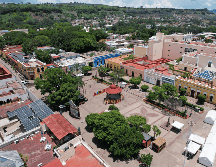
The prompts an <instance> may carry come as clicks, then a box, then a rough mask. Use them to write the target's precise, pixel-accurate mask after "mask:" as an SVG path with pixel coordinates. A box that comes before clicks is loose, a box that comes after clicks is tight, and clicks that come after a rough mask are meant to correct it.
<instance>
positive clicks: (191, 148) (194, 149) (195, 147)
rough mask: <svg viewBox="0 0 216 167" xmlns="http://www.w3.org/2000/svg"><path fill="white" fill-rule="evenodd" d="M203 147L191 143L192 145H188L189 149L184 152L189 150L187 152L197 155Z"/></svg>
mask: <svg viewBox="0 0 216 167" xmlns="http://www.w3.org/2000/svg"><path fill="white" fill-rule="evenodd" d="M200 147H201V145H199V144H197V143H194V142H192V141H190V143H189V144H188V148H187V147H185V148H184V150H186V149H187V151H188V152H189V153H191V154H196V152H197V151H198V150H199V149H200Z"/></svg>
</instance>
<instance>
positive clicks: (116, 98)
mask: <svg viewBox="0 0 216 167" xmlns="http://www.w3.org/2000/svg"><path fill="white" fill-rule="evenodd" d="M121 92H122V88H120V87H118V86H116V85H114V84H112V85H111V86H110V87H108V88H106V93H107V95H106V98H105V100H106V102H107V103H108V104H116V103H118V102H121V99H122V98H123V96H122V94H121Z"/></svg>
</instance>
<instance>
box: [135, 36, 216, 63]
mask: <svg viewBox="0 0 216 167" xmlns="http://www.w3.org/2000/svg"><path fill="white" fill-rule="evenodd" d="M193 51H197V52H198V53H203V54H204V53H206V54H208V55H210V54H215V53H216V45H215V44H208V43H203V42H192V34H191V33H190V34H173V35H164V34H163V33H157V34H156V37H155V39H151V40H149V44H148V45H147V46H144V45H143V46H134V55H135V56H140V57H142V56H146V55H147V56H148V60H156V59H160V58H165V59H170V60H175V59H178V58H180V57H182V55H184V54H185V53H188V52H193Z"/></svg>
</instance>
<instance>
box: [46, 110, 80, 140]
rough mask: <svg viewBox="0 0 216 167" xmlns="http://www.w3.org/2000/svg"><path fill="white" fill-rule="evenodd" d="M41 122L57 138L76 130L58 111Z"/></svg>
mask: <svg viewBox="0 0 216 167" xmlns="http://www.w3.org/2000/svg"><path fill="white" fill-rule="evenodd" d="M43 122H44V123H45V124H46V125H47V126H48V128H49V129H50V130H51V131H52V132H53V133H54V135H55V136H56V137H57V138H58V139H59V140H60V139H62V138H63V137H65V136H67V135H68V134H69V133H71V134H73V133H74V132H77V131H78V130H77V129H76V128H75V127H74V126H73V125H71V124H70V123H69V122H68V121H67V120H66V119H65V118H64V117H63V116H62V115H61V114H59V113H58V114H52V115H50V116H48V117H46V118H44V119H43Z"/></svg>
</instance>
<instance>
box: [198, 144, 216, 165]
mask: <svg viewBox="0 0 216 167" xmlns="http://www.w3.org/2000/svg"><path fill="white" fill-rule="evenodd" d="M214 160H215V148H214V147H212V145H211V144H205V145H204V147H203V149H202V152H201V153H200V156H199V163H200V164H202V165H205V166H208V167H210V166H213V164H214Z"/></svg>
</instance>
